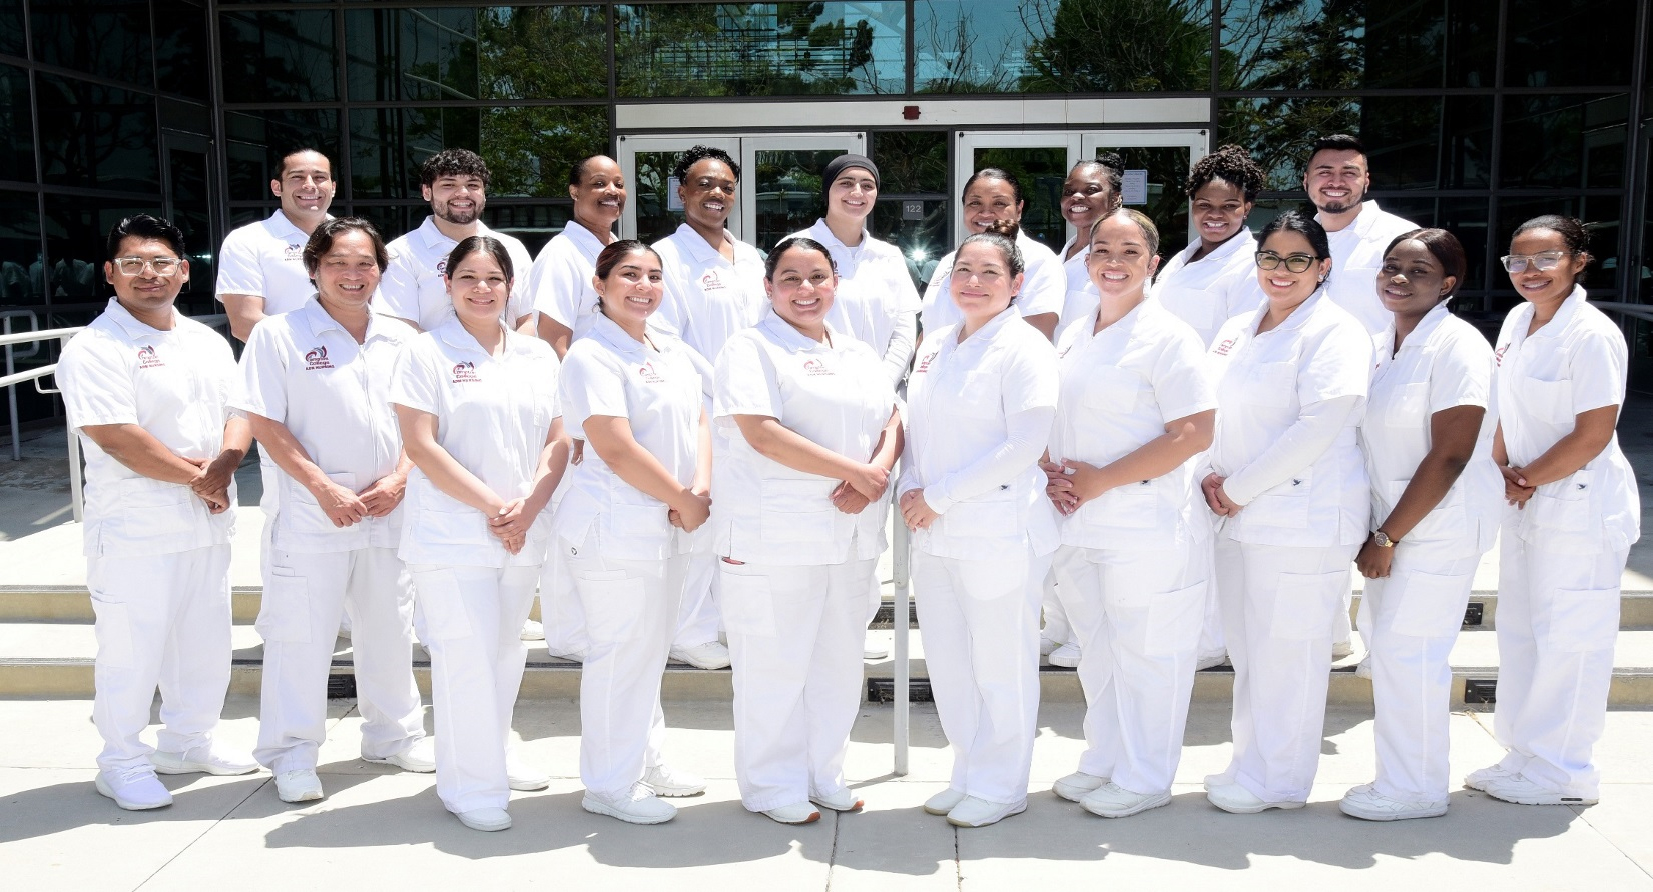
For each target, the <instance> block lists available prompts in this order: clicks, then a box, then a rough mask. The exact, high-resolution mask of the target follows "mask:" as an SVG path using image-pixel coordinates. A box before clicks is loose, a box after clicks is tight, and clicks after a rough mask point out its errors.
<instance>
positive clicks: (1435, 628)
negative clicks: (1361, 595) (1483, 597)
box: [1384, 573, 1472, 638]
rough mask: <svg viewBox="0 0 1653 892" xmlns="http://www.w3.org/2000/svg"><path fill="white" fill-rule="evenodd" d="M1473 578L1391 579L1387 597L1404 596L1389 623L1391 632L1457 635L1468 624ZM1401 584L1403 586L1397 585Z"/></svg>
mask: <svg viewBox="0 0 1653 892" xmlns="http://www.w3.org/2000/svg"><path fill="white" fill-rule="evenodd" d="M1471 575H1472V574H1469V573H1463V574H1459V575H1456V576H1442V575H1440V574H1438V573H1408V574H1406V576H1405V577H1404V578H1403V579H1402V580H1394V579H1391V580H1390V582H1389V586H1388V589H1387V590H1386V591H1385V592H1384V595H1385V596H1388V597H1394V596H1395V595H1397V594H1398V595H1400V605H1399V606H1398V607H1397V608H1396V609H1395V618H1394V619H1393V620H1392V621H1391V622H1390V623H1389V629H1390V631H1392V632H1394V633H1395V634H1396V635H1405V636H1407V637H1410V638H1447V637H1450V636H1452V635H1456V634H1457V633H1458V630H1459V629H1460V628H1462V626H1463V624H1464V607H1465V606H1466V605H1467V604H1468V603H1469V586H1470V578H1471ZM1397 581H1399V582H1401V585H1399V586H1397V585H1395V583H1396V582H1397Z"/></svg>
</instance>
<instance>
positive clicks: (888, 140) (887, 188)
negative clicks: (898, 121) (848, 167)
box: [872, 130, 949, 196]
mask: <svg viewBox="0 0 1653 892" xmlns="http://www.w3.org/2000/svg"><path fill="white" fill-rule="evenodd" d="M948 136H949V134H948V132H947V131H944V130H909V131H906V132H900V131H889V130H886V131H880V132H878V133H875V134H873V137H872V161H873V163H874V164H877V165H878V180H879V188H880V191H881V193H882V194H884V195H900V194H909V195H911V194H919V193H926V192H936V193H940V194H941V195H943V196H945V195H946V194H947V143H948Z"/></svg>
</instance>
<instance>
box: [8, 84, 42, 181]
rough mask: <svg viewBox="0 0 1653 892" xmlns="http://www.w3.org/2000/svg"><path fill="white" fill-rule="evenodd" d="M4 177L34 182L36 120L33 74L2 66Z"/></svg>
mask: <svg viewBox="0 0 1653 892" xmlns="http://www.w3.org/2000/svg"><path fill="white" fill-rule="evenodd" d="M0 97H3V100H4V101H0V180H20V181H22V182H25V183H32V182H34V122H33V121H32V120H30V118H29V73H28V72H27V71H25V70H23V69H21V68H17V67H15V66H12V65H0Z"/></svg>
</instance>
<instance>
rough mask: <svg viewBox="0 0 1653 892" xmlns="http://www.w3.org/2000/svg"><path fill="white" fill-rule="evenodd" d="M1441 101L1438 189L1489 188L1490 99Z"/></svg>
mask: <svg viewBox="0 0 1653 892" xmlns="http://www.w3.org/2000/svg"><path fill="white" fill-rule="evenodd" d="M1442 102H1443V104H1444V106H1443V107H1444V109H1445V112H1444V114H1443V115H1442V118H1441V135H1442V137H1443V140H1442V143H1441V186H1442V187H1443V188H1447V189H1463V188H1477V187H1485V186H1490V185H1492V153H1493V148H1492V97H1490V96H1448V97H1446V98H1445V99H1444V100H1442ZM1483 225H1484V224H1483Z"/></svg>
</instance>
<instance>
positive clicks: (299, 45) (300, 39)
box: [218, 10, 339, 102]
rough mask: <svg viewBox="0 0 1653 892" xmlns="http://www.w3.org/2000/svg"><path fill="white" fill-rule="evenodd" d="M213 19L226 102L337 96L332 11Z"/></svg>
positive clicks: (227, 15) (312, 99)
mask: <svg viewBox="0 0 1653 892" xmlns="http://www.w3.org/2000/svg"><path fill="white" fill-rule="evenodd" d="M218 21H219V39H220V41H221V51H222V53H223V76H224V100H225V101H226V102H326V101H330V100H336V99H338V98H339V84H338V72H337V65H338V62H337V58H336V56H335V55H334V49H333V13H331V12H327V11H321V10H302V11H295V12H251V11H249V12H225V13H222V14H221V15H220V16H219V19H218Z"/></svg>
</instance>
